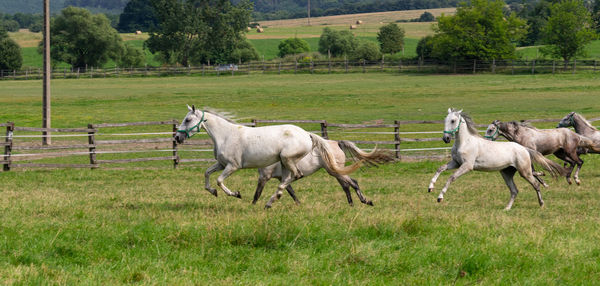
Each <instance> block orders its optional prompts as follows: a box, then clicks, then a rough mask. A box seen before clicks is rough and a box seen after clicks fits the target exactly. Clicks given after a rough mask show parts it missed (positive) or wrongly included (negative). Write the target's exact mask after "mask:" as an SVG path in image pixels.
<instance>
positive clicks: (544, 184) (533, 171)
mask: <svg viewBox="0 0 600 286" xmlns="http://www.w3.org/2000/svg"><path fill="white" fill-rule="evenodd" d="M531 174H532V175H533V176H534V177H535V179H536V180H538V182H540V184H542V185H543V186H544V188H547V187H548V184H546V181H544V179H542V177H541V176H544V172H537V171H536V170H535V168H534V167H533V163H532V164H531Z"/></svg>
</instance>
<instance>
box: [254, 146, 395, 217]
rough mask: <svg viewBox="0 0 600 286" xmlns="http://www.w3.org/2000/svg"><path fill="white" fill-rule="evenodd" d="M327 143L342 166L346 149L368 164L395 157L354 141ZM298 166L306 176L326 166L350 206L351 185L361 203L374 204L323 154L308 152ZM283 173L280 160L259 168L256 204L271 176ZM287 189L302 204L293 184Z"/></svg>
mask: <svg viewBox="0 0 600 286" xmlns="http://www.w3.org/2000/svg"><path fill="white" fill-rule="evenodd" d="M327 144H329V147H330V149H331V150H332V152H333V155H334V157H335V161H336V162H337V164H338V165H339V166H340V167H342V166H344V163H345V162H346V154H344V150H346V151H348V153H350V155H351V156H352V157H353V158H356V159H359V160H362V161H363V162H365V163H366V164H368V165H373V166H376V165H378V164H383V163H387V162H391V161H394V158H393V157H392V156H391V155H390V154H389V153H388V152H383V151H381V150H377V149H375V150H373V151H372V152H370V153H367V152H364V151H362V150H360V149H359V148H358V147H356V145H354V143H352V142H350V141H346V140H342V141H333V140H327ZM297 166H298V169H299V170H300V171H301V172H302V173H303V174H304V176H305V177H306V176H309V175H311V174H313V173H314V172H316V171H318V170H319V169H321V168H325V170H326V171H327V173H328V174H329V175H331V176H333V177H335V178H336V179H337V181H338V183H339V184H340V185H341V186H342V189H343V190H344V193H346V198H347V199H348V204H350V206H352V205H353V202H352V196H351V194H350V187H352V188H353V189H354V190H355V191H356V195H357V196H358V198H359V199H360V202H361V203H363V204H367V205H370V206H372V205H373V202H372V201H371V200H367V198H365V196H364V195H363V193H362V192H361V190H360V187H359V186H358V182H357V181H356V180H354V179H352V178H350V176H348V175H341V174H339V173H335V172H332V171H331V170H329V168H328V167H327V164H326V163H325V161H324V160H323V158H321V156H319V155H318V154H314V152H310V153H308V154H307V155H306V156H305V157H304V158H302V160H300V161H299V162H298V165H297ZM282 174H283V172H282V167H281V163H279V162H278V163H275V164H273V165H271V166H268V167H265V168H260V169H258V175H259V176H258V185H257V187H256V192H254V200H253V201H252V203H253V204H255V203H256V201H257V200H258V199H259V198H260V195H261V193H262V190H263V188H264V187H265V184H266V183H267V182H268V181H269V180H270V179H271V178H277V179H279V180H281V179H282ZM293 181H295V180H293ZM286 190H287V191H288V193H289V194H290V196H291V197H292V199H294V201H295V202H296V204H300V201H298V198H296V195H295V193H294V189H293V188H292V185H288V186H287V187H286Z"/></svg>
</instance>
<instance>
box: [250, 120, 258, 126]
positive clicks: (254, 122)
mask: <svg viewBox="0 0 600 286" xmlns="http://www.w3.org/2000/svg"><path fill="white" fill-rule="evenodd" d="M251 122H252V127H256V124H257V123H256V119H252V120H251Z"/></svg>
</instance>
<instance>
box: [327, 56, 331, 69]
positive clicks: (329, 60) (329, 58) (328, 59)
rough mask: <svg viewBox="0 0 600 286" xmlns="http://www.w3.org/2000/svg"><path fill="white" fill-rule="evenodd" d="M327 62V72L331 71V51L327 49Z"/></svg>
mask: <svg viewBox="0 0 600 286" xmlns="http://www.w3.org/2000/svg"><path fill="white" fill-rule="evenodd" d="M327 63H328V68H329V69H328V70H327V73H331V51H330V50H327Z"/></svg>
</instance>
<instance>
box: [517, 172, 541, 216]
mask: <svg viewBox="0 0 600 286" xmlns="http://www.w3.org/2000/svg"><path fill="white" fill-rule="evenodd" d="M518 171H519V175H521V177H523V179H525V180H527V182H529V184H531V186H532V187H533V189H535V192H536V193H537V197H538V203H539V204H540V207H542V206H544V200H542V193H541V192H540V183H539V182H538V181H537V180H536V179H535V177H534V176H533V174H531V169H530V168H519V169H518Z"/></svg>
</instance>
